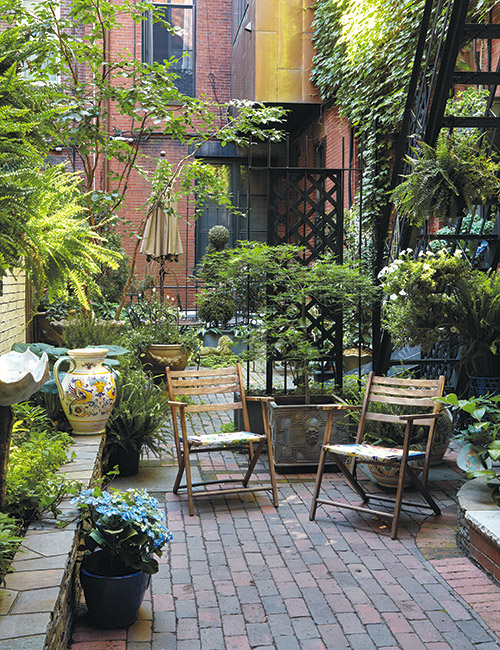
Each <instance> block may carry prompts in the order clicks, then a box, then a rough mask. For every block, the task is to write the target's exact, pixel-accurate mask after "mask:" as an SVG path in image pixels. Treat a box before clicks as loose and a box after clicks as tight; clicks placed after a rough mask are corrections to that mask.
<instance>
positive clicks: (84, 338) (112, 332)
mask: <svg viewBox="0 0 500 650" xmlns="http://www.w3.org/2000/svg"><path fill="white" fill-rule="evenodd" d="M119 339H120V329H119V328H118V327H117V326H116V324H115V323H114V322H111V321H109V322H108V321H105V320H101V319H97V318H96V317H95V316H94V314H85V313H83V312H80V313H78V314H76V315H75V316H73V317H72V318H70V319H68V321H67V325H66V327H63V330H62V341H63V345H64V346H65V347H67V348H69V349H74V348H84V347H87V346H92V345H113V344H115V343H117V342H118V341H119Z"/></svg>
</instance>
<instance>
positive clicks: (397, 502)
mask: <svg viewBox="0 0 500 650" xmlns="http://www.w3.org/2000/svg"><path fill="white" fill-rule="evenodd" d="M406 467H407V465H406V463H405V462H402V463H401V465H400V466H399V481H398V489H397V491H396V498H395V499H394V515H393V518H392V526H391V538H392V539H397V537H398V524H399V515H400V514H401V501H402V500H403V491H404V482H405V475H406Z"/></svg>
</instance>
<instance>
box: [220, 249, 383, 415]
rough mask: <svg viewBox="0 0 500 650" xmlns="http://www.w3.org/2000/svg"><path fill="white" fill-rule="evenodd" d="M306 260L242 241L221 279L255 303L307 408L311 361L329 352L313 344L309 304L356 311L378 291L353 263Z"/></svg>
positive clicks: (295, 252) (300, 252)
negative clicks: (292, 371)
mask: <svg viewBox="0 0 500 650" xmlns="http://www.w3.org/2000/svg"><path fill="white" fill-rule="evenodd" d="M303 256H304V249H303V248H302V247H299V246H293V245H291V244H287V245H280V246H268V245H267V244H262V243H257V242H252V243H250V242H244V243H243V242H242V243H241V246H240V247H239V248H234V249H231V250H230V251H228V256H227V261H226V264H225V265H224V266H221V268H220V276H221V278H222V280H223V281H224V282H225V284H226V286H227V287H233V288H234V290H235V292H239V293H240V300H242V301H244V300H245V299H247V300H248V301H249V302H251V303H252V306H253V307H254V309H255V311H257V312H258V314H257V316H258V317H259V318H260V319H261V324H260V326H259V327H260V328H261V332H262V334H263V335H264V336H263V340H265V341H266V344H267V346H268V347H267V349H268V352H270V353H271V354H272V356H275V357H279V358H281V359H282V360H284V361H288V362H289V363H290V364H291V365H292V366H293V368H294V374H295V378H296V382H297V383H298V384H300V386H301V387H303V389H304V394H305V401H306V403H309V402H310V384H311V378H312V377H311V362H314V361H316V360H318V359H320V358H321V356H322V355H323V354H325V353H326V352H327V350H325V349H323V348H321V347H319V346H318V344H317V342H316V340H315V332H314V329H313V328H312V327H311V324H310V321H309V319H308V316H307V310H308V304H309V302H310V301H311V300H312V299H314V300H315V302H316V304H319V305H321V306H323V307H325V308H327V309H332V310H339V313H340V310H341V309H342V308H343V307H353V308H354V307H356V308H357V306H358V305H359V303H360V302H361V303H363V304H365V305H368V304H369V303H371V302H372V301H373V299H374V298H375V296H376V293H377V291H376V288H375V286H374V284H373V282H372V280H371V278H370V276H369V274H368V273H367V272H366V271H364V270H363V269H362V268H361V267H360V266H359V265H356V264H355V263H346V264H337V263H336V261H335V259H334V257H333V256H332V255H324V256H323V257H320V258H318V259H317V260H316V261H314V262H313V263H312V264H305V263H304V262H303ZM245 291H248V293H247V295H246V296H245V295H244V294H245ZM254 331H255V326H254V325H252V326H250V328H249V332H250V333H252V332H254Z"/></svg>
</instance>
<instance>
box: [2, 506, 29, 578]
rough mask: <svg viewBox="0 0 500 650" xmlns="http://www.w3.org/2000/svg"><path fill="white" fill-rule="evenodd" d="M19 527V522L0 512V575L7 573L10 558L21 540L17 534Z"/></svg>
mask: <svg viewBox="0 0 500 650" xmlns="http://www.w3.org/2000/svg"><path fill="white" fill-rule="evenodd" d="M19 529H20V525H19V522H17V521H16V520H15V519H13V518H12V517H10V516H9V515H7V514H5V513H4V512H0V576H4V575H5V574H6V573H7V571H8V568H9V565H10V563H11V561H12V558H13V557H14V554H15V552H16V551H17V549H18V547H19V544H20V543H21V542H22V541H23V538H22V537H19V536H18V535H19Z"/></svg>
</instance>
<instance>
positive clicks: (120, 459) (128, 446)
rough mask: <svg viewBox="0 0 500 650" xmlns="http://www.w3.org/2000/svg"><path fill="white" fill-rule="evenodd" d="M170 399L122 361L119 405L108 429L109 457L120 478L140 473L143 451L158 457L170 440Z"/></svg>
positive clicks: (131, 365)
mask: <svg viewBox="0 0 500 650" xmlns="http://www.w3.org/2000/svg"><path fill="white" fill-rule="evenodd" d="M167 417H168V408H167V399H166V397H165V395H164V392H163V390H162V389H161V387H159V386H157V385H156V384H155V383H154V381H153V380H152V379H151V377H150V376H149V375H148V374H147V373H145V372H144V370H142V368H140V367H137V366H135V365H133V363H132V362H130V360H129V361H122V363H121V365H120V372H119V375H118V376H117V379H116V402H115V407H114V409H113V411H112V414H111V417H110V418H109V420H108V423H107V425H106V455H107V456H108V459H109V465H110V466H111V467H114V466H115V465H118V469H119V471H120V475H121V476H133V475H135V474H137V472H138V471H139V460H140V455H141V452H142V451H143V450H144V449H147V450H148V451H150V452H152V453H153V454H154V455H157V456H159V454H160V451H161V449H162V448H163V447H164V446H165V445H166V444H167V443H168V441H169V440H170V437H171V436H170V432H169V431H168V430H166V429H165V421H166V419H167Z"/></svg>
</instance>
